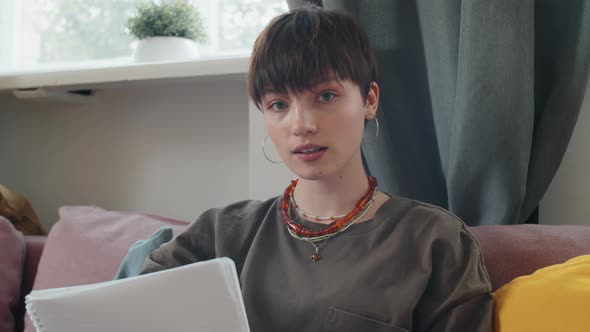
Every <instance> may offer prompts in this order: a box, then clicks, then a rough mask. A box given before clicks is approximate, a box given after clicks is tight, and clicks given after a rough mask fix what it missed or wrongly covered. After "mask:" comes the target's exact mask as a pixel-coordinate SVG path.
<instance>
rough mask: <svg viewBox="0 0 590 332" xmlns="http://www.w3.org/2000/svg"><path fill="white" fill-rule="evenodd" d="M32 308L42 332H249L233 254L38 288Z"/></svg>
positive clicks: (28, 300) (28, 303)
mask: <svg viewBox="0 0 590 332" xmlns="http://www.w3.org/2000/svg"><path fill="white" fill-rule="evenodd" d="M26 307H27V312H28V313H29V316H30V317H31V320H32V321H33V324H34V325H35V328H36V329H37V331H38V332H73V331H76V332H79V331H85V332H99V331H100V332H104V331H142V332H152V331H153V332H156V331H157V332H162V331H179V332H181V331H215V332H226V331H227V332H247V331H249V328H248V321H247V317H246V310H245V308H244V302H243V300H242V294H241V291H240V286H239V282H238V276H237V273H236V268H235V265H234V262H233V261H232V260H231V259H229V258H217V259H214V260H210V261H205V262H199V263H194V264H190V265H185V266H182V267H178V268H175V269H170V270H165V271H161V272H154V273H151V274H146V275H141V276H137V277H130V278H127V279H121V280H113V281H107V282H103V283H97V284H89V285H82V286H73V287H64V288H53V289H45V290H35V291H33V292H31V294H29V295H27V297H26Z"/></svg>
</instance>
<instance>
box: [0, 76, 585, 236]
mask: <svg viewBox="0 0 590 332" xmlns="http://www.w3.org/2000/svg"><path fill="white" fill-rule="evenodd" d="M265 135H266V130H265V128H264V122H263V118H262V115H261V113H260V112H259V111H258V109H256V107H255V106H253V105H252V104H249V103H248V101H247V93H246V89H245V81H244V80H243V79H237V80H230V81H227V80H221V81H206V82H202V81H201V82H194V83H190V84H187V83H178V84H168V85H162V86H147V87H133V88H119V89H106V90H100V91H98V92H97V95H96V96H95V97H94V98H93V99H92V100H91V101H90V102H88V103H85V104H52V103H35V102H23V101H18V100H16V99H14V98H13V97H11V96H0V183H2V184H4V185H6V186H8V187H10V188H13V189H15V190H17V191H19V192H21V193H22V194H23V195H25V196H26V197H27V198H29V200H30V201H31V203H32V204H33V207H34V208H35V209H36V211H37V213H38V214H39V217H40V219H41V220H42V223H43V224H44V225H45V226H46V227H47V228H48V226H50V225H52V224H53V223H54V222H55V221H56V220H57V208H58V207H59V206H61V205H99V206H102V207H104V208H106V209H112V210H126V211H142V212H150V213H155V214H160V215H164V216H168V217H172V218H179V219H183V220H193V219H194V218H195V217H196V216H197V215H198V214H200V213H201V212H202V211H204V210H205V209H207V208H209V207H214V206H222V205H225V204H228V203H230V202H234V201H236V200H241V199H247V198H254V199H261V200H263V199H267V198H269V197H272V196H276V195H279V194H281V193H282V191H283V190H284V188H285V187H286V185H287V184H288V183H289V181H290V180H291V179H292V178H293V177H294V175H293V174H292V173H291V172H290V171H289V170H288V169H287V168H286V167H285V166H284V165H283V164H272V163H270V162H268V161H267V160H266V159H265V158H264V156H263V154H262V150H261V144H262V141H263V139H264V136H265ZM589 144H590V89H589V91H588V93H587V94H586V100H585V102H584V106H583V109H582V111H581V113H580V117H579V120H578V124H577V126H576V129H575V131H574V133H573V136H572V140H571V143H570V146H569V148H568V150H567V153H566V155H565V158H564V160H563V164H562V165H561V167H560V169H559V171H558V173H557V175H556V177H555V179H554V181H553V183H552V184H551V186H550V188H549V190H548V192H547V193H546V195H545V197H544V198H543V200H542V201H541V204H540V222H541V223H543V224H588V225H590V218H589V217H588V216H590V199H589V198H590V177H588V176H587V170H588V169H590V147H589ZM267 152H268V154H269V156H270V157H271V158H273V159H277V160H278V156H277V155H276V154H275V152H274V150H273V147H272V143H271V142H270V141H269V142H267Z"/></svg>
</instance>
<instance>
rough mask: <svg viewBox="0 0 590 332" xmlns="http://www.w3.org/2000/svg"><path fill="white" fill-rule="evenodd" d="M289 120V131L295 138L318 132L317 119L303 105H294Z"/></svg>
mask: <svg viewBox="0 0 590 332" xmlns="http://www.w3.org/2000/svg"><path fill="white" fill-rule="evenodd" d="M291 115H293V119H291V131H292V133H293V135H295V136H305V135H309V134H313V133H315V132H316V131H317V130H318V125H317V119H316V118H315V115H314V113H313V111H312V110H311V109H310V108H308V107H305V106H303V105H296V106H295V109H294V110H293V112H291Z"/></svg>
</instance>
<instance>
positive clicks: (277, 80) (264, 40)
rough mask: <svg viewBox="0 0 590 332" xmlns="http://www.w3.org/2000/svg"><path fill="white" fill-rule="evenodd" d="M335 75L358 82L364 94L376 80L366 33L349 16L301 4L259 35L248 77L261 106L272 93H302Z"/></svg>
mask: <svg viewBox="0 0 590 332" xmlns="http://www.w3.org/2000/svg"><path fill="white" fill-rule="evenodd" d="M332 79H337V80H340V81H342V80H352V81H353V82H355V83H357V84H358V85H359V88H360V90H361V94H362V95H363V98H366V94H367V93H368V90H369V85H370V83H371V82H372V81H375V80H376V68H375V56H374V54H373V51H372V49H371V48H370V46H369V43H368V38H367V36H366V34H365V33H364V31H362V30H361V29H360V28H359V27H358V26H357V24H356V23H355V22H354V21H353V19H352V18H350V17H349V16H346V15H343V14H339V13H336V12H330V11H326V10H324V9H322V8H320V7H315V6H313V7H303V8H300V9H295V10H293V11H290V12H287V13H285V14H283V15H281V16H278V17H276V18H275V19H274V20H273V21H271V23H270V24H269V25H268V26H267V27H266V28H265V29H264V31H263V32H262V33H261V34H260V35H259V36H258V38H257V39H256V42H255V44H254V49H253V51H252V56H251V59H250V65H249V70H248V78H247V80H248V92H249V94H250V98H252V100H253V101H254V102H255V104H256V106H257V107H258V108H259V109H261V100H262V97H263V96H264V95H265V94H267V93H269V92H274V93H280V94H286V93H289V92H292V93H301V92H303V91H305V90H307V89H310V88H312V87H313V86H315V85H317V84H319V83H322V82H325V81H328V80H332Z"/></svg>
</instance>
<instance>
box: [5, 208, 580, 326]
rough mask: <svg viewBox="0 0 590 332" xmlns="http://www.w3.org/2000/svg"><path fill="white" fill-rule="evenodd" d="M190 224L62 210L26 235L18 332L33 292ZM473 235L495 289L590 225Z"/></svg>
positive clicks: (573, 241) (108, 269)
mask: <svg viewBox="0 0 590 332" xmlns="http://www.w3.org/2000/svg"><path fill="white" fill-rule="evenodd" d="M186 225H187V223H186V222H183V221H178V220H172V219H168V218H163V217H158V216H153V215H146V214H134V213H121V212H112V211H105V210H103V209H100V208H96V207H65V208H62V209H60V220H59V222H58V223H57V224H56V225H55V226H54V227H53V228H52V230H51V232H50V234H49V236H48V237H36V236H35V237H30V236H27V237H24V239H25V242H26V254H25V257H26V258H25V260H24V270H23V271H24V273H23V277H22V284H21V304H20V306H19V310H18V312H17V313H16V318H15V320H16V329H15V331H22V330H23V325H24V324H23V321H26V319H24V318H23V317H24V303H23V299H24V295H25V294H28V293H29V292H30V291H31V289H32V288H34V289H43V288H50V287H62V286H67V285H75V284H84V283H92V282H99V281H106V280H109V279H111V278H112V276H113V275H114V273H115V272H116V270H117V268H118V265H119V263H120V261H121V259H122V258H123V257H124V256H125V254H126V248H128V247H129V246H130V245H131V244H132V243H134V242H135V241H137V240H139V239H144V238H147V236H149V234H151V233H152V232H154V231H155V230H157V229H158V228H160V227H162V226H171V227H173V229H174V233H175V234H178V233H179V232H180V231H182V229H184V228H185V227H186ZM470 231H471V232H472V233H473V234H474V235H475V236H476V237H477V238H478V240H479V242H480V245H481V248H482V251H483V253H484V258H485V263H486V266H487V268H488V272H489V274H490V278H491V280H492V286H493V289H494V290H495V289H497V288H499V287H500V286H502V285H504V284H505V283H507V282H509V281H510V280H512V279H514V278H515V277H517V276H521V275H526V274H530V273H532V272H534V271H535V270H537V269H539V268H541V267H544V266H548V265H552V264H557V263H561V262H564V261H565V260H567V259H569V258H572V257H575V256H578V255H582V254H590V226H547V225H511V226H478V227H470ZM44 249H45V251H44ZM0 257H1V256H0ZM0 286H1V285H0ZM0 294H1V292H0ZM0 303H1V302H0ZM0 310H2V308H0ZM26 325H27V327H26V331H27V332H28V331H34V330H33V329H32V326H31V324H30V322H29V323H27V324H26ZM0 332H4V331H0ZM6 332H11V331H6Z"/></svg>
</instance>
